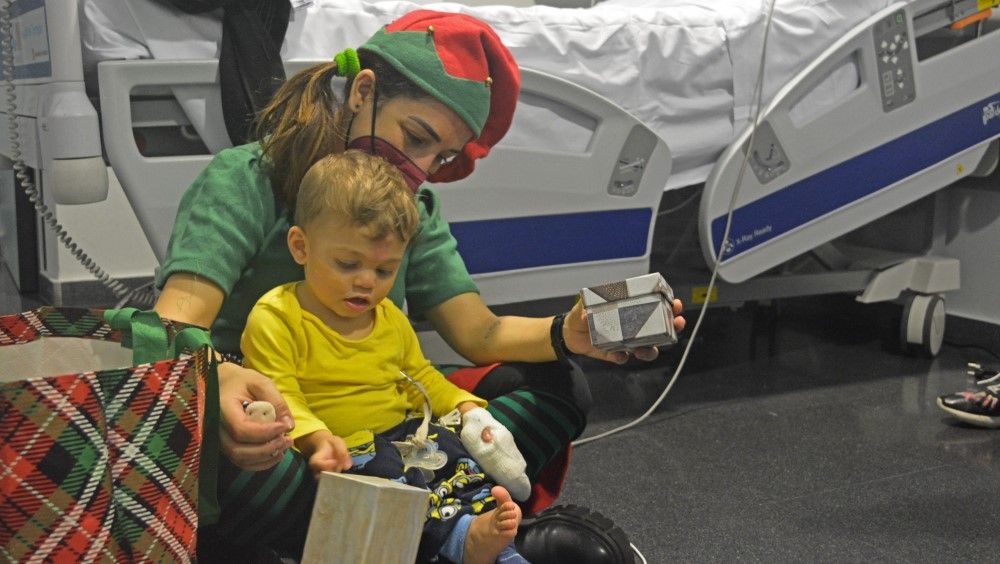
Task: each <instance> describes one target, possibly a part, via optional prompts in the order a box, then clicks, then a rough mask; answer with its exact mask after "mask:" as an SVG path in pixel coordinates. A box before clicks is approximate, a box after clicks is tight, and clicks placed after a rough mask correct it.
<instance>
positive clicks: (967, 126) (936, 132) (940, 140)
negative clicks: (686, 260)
mask: <svg viewBox="0 0 1000 564" xmlns="http://www.w3.org/2000/svg"><path fill="white" fill-rule="evenodd" d="M990 108H992V113H991V112H990ZM991 116H992V117H991ZM997 135H1000V94H995V95H993V96H990V97H988V98H986V99H984V100H981V101H979V102H976V103H975V104H972V105H970V106H967V107H966V108H963V109H961V110H958V111H957V112H954V113H952V114H950V115H948V116H945V117H943V118H941V119H939V120H937V121H935V122H932V123H929V124H927V125H925V126H923V127H920V128H919V129H916V130H914V131H911V132H910V133H907V134H905V135H903V136H901V137H898V138H897V139H894V140H893V141H890V142H889V143H886V144H884V145H882V146H880V147H876V148H874V149H872V150H871V151H868V152H867V153H863V154H861V155H858V156H857V157H854V158H852V159H850V160H847V161H844V162H842V163H840V164H838V165H836V166H834V167H831V168H828V169H826V170H824V171H822V172H819V173H817V174H815V175H813V176H811V177H809V178H806V179H803V180H800V181H799V182H796V183H795V184H790V185H789V186H788V187H787V188H784V189H782V190H780V191H778V192H775V193H773V194H769V195H767V196H765V197H763V198H761V199H759V200H756V201H754V202H752V203H750V204H747V205H745V206H743V207H740V208H737V209H736V210H735V211H734V212H733V226H732V229H731V230H730V236H729V238H730V239H731V240H732V241H734V243H735V244H734V246H733V249H732V251H731V252H729V253H727V254H726V259H731V258H733V257H734V256H736V255H739V254H741V253H744V252H746V251H748V250H750V249H752V248H754V247H756V246H758V245H761V244H763V243H764V242H766V241H769V240H771V239H773V238H775V237H777V236H779V235H781V234H783V233H787V232H788V231H791V230H793V229H795V228H797V227H800V226H802V225H804V224H806V223H808V222H810V221H812V220H814V219H816V218H819V217H821V216H823V215H826V214H828V213H830V212H833V211H835V210H837V209H839V208H842V207H844V206H846V205H848V204H850V203H852V202H854V201H857V200H859V199H861V198H863V197H865V196H868V195H869V194H874V193H875V192H878V191H879V190H881V189H883V188H886V187H888V186H890V185H892V184H895V183H897V182H899V181H901V180H903V179H905V178H907V177H909V176H911V175H914V174H916V173H918V172H920V171H922V170H924V169H926V168H928V167H931V166H933V165H935V164H937V163H939V162H941V161H943V160H945V159H947V158H949V157H951V156H953V155H955V154H957V153H960V152H961V151H964V150H966V149H968V148H970V147H972V146H974V145H977V144H979V143H981V142H983V141H986V140H987V139H990V138H991V137H996V136H997ZM725 228H726V216H725V215H722V216H719V217H717V218H715V219H714V220H713V221H712V242H713V244H714V245H715V250H716V253H718V251H719V248H720V247H721V243H722V235H723V233H724V232H725Z"/></svg>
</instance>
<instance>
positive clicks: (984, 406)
mask: <svg viewBox="0 0 1000 564" xmlns="http://www.w3.org/2000/svg"><path fill="white" fill-rule="evenodd" d="M998 390H1000V386H997V385H992V386H989V387H987V388H986V389H983V390H979V391H975V392H972V391H967V392H958V393H957V394H949V395H947V396H940V397H938V399H937V404H938V407H940V408H941V409H943V410H945V411H946V412H948V413H950V414H951V415H953V416H954V417H956V418H958V419H960V420H962V421H965V422H966V423H969V424H971V425H976V426H978V427H986V428H989V429H997V428H1000V396H998V395H997V393H998Z"/></svg>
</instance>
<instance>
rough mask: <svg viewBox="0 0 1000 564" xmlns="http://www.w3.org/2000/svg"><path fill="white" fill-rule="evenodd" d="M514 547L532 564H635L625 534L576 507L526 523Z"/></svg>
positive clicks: (558, 508)
mask: <svg viewBox="0 0 1000 564" xmlns="http://www.w3.org/2000/svg"><path fill="white" fill-rule="evenodd" d="M515 544H516V546H517V550H518V552H520V553H521V555H522V556H524V557H525V558H526V559H527V560H528V561H530V562H531V563H532V564H565V563H567V562H571V563H573V564H635V555H634V554H633V552H632V548H631V544H630V543H629V540H628V536H626V535H625V531H623V530H622V529H621V527H618V526H617V525H615V523H614V522H613V521H612V520H611V519H608V518H607V517H605V516H604V515H601V514H600V513H598V512H596V511H592V510H590V509H587V508H586V507H581V506H579V505H556V506H553V507H550V508H548V509H546V510H545V511H542V512H541V513H539V514H538V515H536V516H535V517H534V518H531V519H525V520H524V521H523V522H522V523H521V527H520V528H519V530H518V535H517V539H516V540H515Z"/></svg>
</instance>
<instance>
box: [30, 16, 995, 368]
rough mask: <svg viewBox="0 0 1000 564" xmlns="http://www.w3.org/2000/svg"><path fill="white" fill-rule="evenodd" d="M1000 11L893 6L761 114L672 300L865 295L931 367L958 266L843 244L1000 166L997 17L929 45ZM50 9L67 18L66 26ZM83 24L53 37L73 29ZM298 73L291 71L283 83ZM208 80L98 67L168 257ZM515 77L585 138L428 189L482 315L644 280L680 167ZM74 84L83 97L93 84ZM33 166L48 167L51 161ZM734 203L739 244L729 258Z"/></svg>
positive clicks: (506, 157)
mask: <svg viewBox="0 0 1000 564" xmlns="http://www.w3.org/2000/svg"><path fill="white" fill-rule="evenodd" d="M21 2H22V3H28V4H33V5H34V4H42V1H41V0H21ZM997 3H998V2H993V1H992V0H986V1H985V2H984V0H962V1H955V2H952V1H950V0H949V1H942V0H922V1H921V0H918V1H915V2H899V3H896V4H893V5H891V6H889V7H888V8H886V9H885V10H882V11H880V12H879V13H877V14H874V15H873V16H871V17H870V18H869V19H867V20H866V21H864V22H862V23H861V24H859V25H858V26H856V27H855V28H854V29H853V30H852V31H851V32H850V33H848V34H846V35H845V36H844V37H843V38H842V39H840V40H839V41H838V42H836V43H835V44H834V45H831V46H830V47H829V48H828V49H827V50H826V51H825V52H824V54H823V55H822V56H821V57H819V58H817V59H816V61H815V62H813V63H812V64H811V65H809V66H808V67H807V68H805V69H804V70H803V71H802V72H801V73H799V74H798V75H797V76H796V77H795V79H794V80H792V81H790V82H789V83H788V84H787V85H786V86H785V87H784V88H782V89H781V90H780V92H779V93H778V95H777V96H776V97H774V99H773V100H772V101H771V102H770V103H769V104H767V106H766V107H764V108H763V110H762V111H761V113H760V116H759V119H758V122H757V123H758V127H757V128H756V129H754V130H753V131H750V130H748V131H746V132H744V133H742V134H741V135H739V136H737V138H736V139H735V140H734V141H733V143H732V144H731V145H730V146H729V148H728V149H727V150H726V151H725V152H724V153H723V155H722V156H721V158H720V159H719V160H718V161H717V163H716V166H715V167H714V169H713V171H712V173H711V174H710V176H709V178H708V180H707V182H706V184H705V187H704V191H703V194H702V195H701V207H700V212H699V214H698V224H699V225H698V231H699V233H700V246H701V249H702V254H703V256H704V264H701V265H700V266H699V269H698V272H701V273H703V272H704V266H705V264H707V265H708V266H709V267H711V266H712V265H714V263H715V260H716V258H717V257H718V256H719V255H720V250H721V249H725V252H722V253H721V254H722V262H721V264H720V265H719V276H720V279H721V280H720V285H719V287H718V288H717V290H716V292H715V293H714V294H712V295H707V294H706V293H705V291H704V290H705V283H706V282H707V278H703V279H701V280H686V279H684V278H683V276H680V272H679V271H678V272H676V273H675V272H665V273H664V274H665V276H666V277H667V279H668V281H670V282H671V284H672V285H673V286H674V289H675V293H676V294H677V295H678V296H679V297H681V298H682V299H684V300H685V301H686V302H687V303H688V304H690V305H696V304H698V303H701V302H703V301H705V300H708V301H709V302H710V303H712V304H715V305H723V304H738V303H742V302H744V301H749V300H761V299H771V298H779V297H785V296H794V295H810V294H821V293H829V292H855V293H858V294H859V297H858V299H859V300H861V301H864V302H874V301H884V300H898V299H905V300H908V304H910V305H912V304H913V303H916V307H915V308H910V307H909V305H908V309H912V310H913V311H914V312H916V313H914V315H913V316H912V319H910V320H909V321H907V320H905V319H904V322H903V328H902V331H903V333H904V334H908V335H909V336H908V337H907V339H908V340H909V342H911V343H915V344H922V345H925V346H926V347H927V348H928V349H929V350H930V351H931V352H932V353H936V349H935V346H939V345H940V338H939V337H940V336H941V335H943V319H944V308H943V299H942V296H941V294H942V293H944V292H947V291H951V290H956V289H958V287H959V265H958V262H957V261H956V260H953V259H948V258H942V257H935V256H933V253H932V249H931V248H928V249H927V250H926V252H920V253H912V252H911V253H898V252H891V251H886V250H884V249H871V248H865V249H856V248H851V246H850V245H845V244H844V243H843V236H844V235H845V234H848V233H850V232H852V231H854V230H856V229H858V228H859V227H861V226H863V225H865V224H868V223H870V222H872V221H875V220H877V219H879V218H883V217H886V216H888V215H891V214H893V213H894V212H896V211H897V210H900V209H901V208H904V207H905V206H907V205H909V204H911V203H912V202H915V201H917V200H919V199H921V198H924V197H926V196H927V195H929V194H932V193H934V192H935V191H938V190H940V189H942V188H944V187H946V186H948V185H950V184H952V183H953V182H955V181H957V180H959V179H961V178H963V177H964V176H967V175H970V174H984V173H988V172H989V171H990V170H992V168H991V167H992V166H993V165H995V161H996V154H997V149H996V146H997V138H998V137H1000V92H998V90H1000V88H998V87H997V83H996V77H997V76H1000V59H998V58H997V57H996V53H998V52H1000V32H998V31H995V28H996V27H998V26H997V24H996V19H995V18H994V19H993V20H988V21H986V22H985V24H986V25H985V27H984V22H982V21H980V22H979V23H978V24H975V26H976V28H975V29H978V31H980V32H981V31H984V30H985V31H988V33H975V34H972V37H971V38H970V39H968V40H967V41H963V42H961V43H960V44H957V45H951V44H949V42H950V41H951V39H949V38H948V37H944V38H940V39H939V38H937V37H936V34H938V31H937V30H940V29H942V28H947V27H948V26H949V25H952V24H953V23H954V22H958V21H961V20H963V19H964V18H966V17H969V16H972V17H977V16H976V15H977V14H978V13H979V12H980V9H981V8H982V7H983V6H984V5H988V4H993V5H995V4H997ZM50 12H52V13H51V14H49V15H50V16H52V17H56V15H57V14H56V13H57V12H59V10H52V11H50ZM72 23H73V22H69V23H67V22H62V23H55V22H51V23H49V24H48V25H49V28H50V29H63V28H67V29H72V25H71V24H72ZM897 36H898V37H897ZM69 37H70V38H71V41H72V35H69ZM54 41H56V42H57V43H58V42H59V38H55V39H54ZM883 42H885V44H884V45H883ZM918 44H919V45H918ZM928 45H929V46H930V47H928ZM890 46H892V47H891V48H890ZM918 47H919V49H918ZM918 50H920V51H922V53H921V54H920V56H918V53H917V51H918ZM77 60H78V58H77ZM306 64H308V62H307V61H291V62H288V63H287V66H288V69H287V70H288V71H289V72H294V71H296V70H298V69H299V68H302V67H304V66H305V65H306ZM217 67H218V63H217V61H215V60H198V61H150V60H130V61H108V62H102V63H100V64H99V65H98V75H99V76H98V78H99V80H98V84H97V87H98V88H99V106H100V109H101V111H100V120H101V127H100V133H101V135H102V136H103V147H104V149H105V153H106V156H107V160H108V162H109V163H110V166H111V167H112V168H113V170H114V171H115V173H116V175H117V176H118V178H119V179H120V181H121V183H122V186H123V187H124V189H125V191H126V194H127V195H128V198H129V202H130V203H131V207H132V208H133V210H134V211H135V214H136V216H137V217H138V219H139V222H140V224H141V225H142V227H143V229H144V231H145V234H146V236H147V238H148V239H149V242H150V245H151V246H152V248H153V251H154V254H155V255H156V257H157V259H158V260H161V261H162V259H163V256H164V254H165V250H166V244H167V240H168V237H169V233H170V228H171V226H172V224H173V218H174V213H175V211H176V207H177V204H178V200H179V198H180V194H181V193H182V192H183V190H184V189H185V188H186V187H187V186H188V184H189V183H190V182H191V181H192V180H193V179H194V177H195V176H196V175H197V173H198V172H199V171H200V170H201V169H202V168H203V167H204V166H205V165H206V164H207V162H208V160H209V159H210V158H211V155H210V154H208V151H207V150H204V149H203V147H202V148H201V149H199V148H198V147H200V143H199V142H198V136H199V132H200V134H201V135H202V136H204V134H205V133H206V132H219V131H224V126H223V125H222V120H221V112H219V111H217V110H215V111H213V108H218V107H219V104H220V102H219V99H218V88H217ZM845 69H846V72H854V73H856V75H857V87H856V88H855V89H854V90H853V91H851V92H850V93H849V94H847V95H846V96H843V97H842V98H841V99H839V100H838V101H837V102H836V103H834V104H833V105H831V106H830V107H829V108H828V109H826V110H825V111H824V112H821V113H819V114H817V115H809V116H801V115H797V114H796V112H795V110H796V103H797V102H798V101H799V100H801V99H803V98H804V97H805V96H806V95H807V94H808V93H809V92H810V91H811V90H812V89H813V88H815V87H816V85H818V84H820V82H821V81H822V80H823V79H824V78H825V77H826V76H828V75H829V74H830V73H832V72H845ZM522 72H523V94H522V98H521V102H520V104H521V107H529V106H530V107H532V108H534V109H537V108H544V111H547V112H550V114H551V115H552V116H553V117H554V118H555V117H556V116H559V117H561V118H565V117H566V116H570V119H571V120H572V121H574V122H576V123H581V124H585V126H586V127H585V128H584V129H585V130H586V131H587V135H588V136H589V139H588V141H587V142H586V143H585V149H584V150H583V151H581V152H578V153H571V152H567V151H554V150H551V149H549V148H545V147H513V146H508V145H504V144H503V143H501V144H500V145H499V146H497V147H496V148H495V149H494V151H493V153H492V154H491V156H490V158H489V159H485V160H483V161H481V162H480V163H478V164H477V170H476V173H475V174H474V175H473V176H471V177H470V178H468V179H465V180H463V181H461V182H456V183H452V184H442V185H438V186H435V189H436V190H437V191H438V192H439V193H440V195H441V199H442V202H443V207H444V208H445V209H444V214H445V216H446V217H448V218H449V221H450V223H451V225H452V229H453V232H454V234H455V236H456V238H457V239H458V241H459V245H460V250H461V253H462V255H463V257H464V258H465V260H466V261H467V263H468V266H469V269H470V272H471V273H472V274H473V276H474V278H475V279H476V281H477V283H478V285H479V287H480V289H481V290H482V293H483V296H484V299H485V300H486V301H487V303H489V304H491V305H499V304H510V303H515V302H525V301H529V300H539V299H545V298H555V297H565V296H569V295H572V294H575V293H576V292H577V291H578V290H579V289H580V288H581V287H584V286H588V285H593V284H599V283H604V282H608V281H612V280H618V279H623V278H626V277H629V276H634V275H638V274H643V273H645V272H648V271H649V269H650V255H651V250H652V249H651V245H652V238H653V228H654V226H655V223H656V216H657V210H658V208H659V204H660V199H661V196H662V188H663V186H665V185H666V183H667V178H668V176H669V174H670V169H671V159H670V151H669V149H668V147H667V142H669V140H666V142H665V141H664V140H662V139H659V138H658V137H657V136H656V135H655V134H653V133H652V132H651V131H650V129H649V128H648V127H646V126H644V125H643V124H642V123H639V122H638V121H637V120H636V119H635V118H633V117H632V116H630V115H629V114H627V113H626V112H624V111H623V110H621V109H620V108H619V107H618V106H617V105H616V104H615V103H614V102H612V101H609V100H607V99H604V98H602V97H600V96H598V95H596V94H594V93H593V92H591V91H589V90H587V89H584V88H582V87H579V86H577V85H574V84H572V83H569V82H566V81H564V80H561V79H558V78H555V77H552V76H549V75H546V74H544V73H541V72H537V71H533V70H531V69H523V71H522ZM890 76H891V80H883V79H884V78H887V77H890ZM73 80H74V81H76V83H77V84H79V86H78V89H80V90H82V89H83V81H82V80H77V77H76V76H74V77H73ZM74 88H77V87H76V86H74ZM177 89H187V91H188V92H190V91H200V92H203V95H201V96H200V97H195V99H194V101H193V102H188V103H189V104H194V105H196V106H199V105H200V106H201V108H200V110H201V111H200V112H199V111H194V112H192V111H190V110H191V109H192V108H190V107H186V108H181V107H180V106H178V105H177V103H176V101H175V100H174V97H173V96H172V94H173V92H175V91H176V90H177ZM195 109H197V108H195ZM991 112H992V113H991ZM191 115H200V116H201V117H198V118H194V119H192V118H191V117H190V116H191ZM518 115H521V110H520V109H519V111H518ZM532 115H533V116H537V114H536V113H533V114H532ZM994 116H996V117H994ZM44 119H45V117H44V116H38V119H37V121H38V122H39V123H41V122H42V121H43V120H44ZM522 119H524V118H523V117H522ZM533 119H537V118H533ZM517 124H518V116H517V115H516V116H515V122H514V127H515V128H516V127H517ZM29 125H30V124H29ZM29 129H30V127H29ZM156 131H173V132H179V137H178V138H179V139H181V141H182V142H181V143H180V146H181V147H182V150H180V151H179V152H177V153H173V154H171V153H170V151H166V152H163V151H161V152H159V153H155V152H150V151H149V150H148V148H147V150H142V149H141V148H140V147H139V146H138V144H137V143H136V138H137V135H138V136H139V137H140V138H141V137H143V136H147V135H153V134H154V133H155V132H156ZM929 140H933V142H929ZM187 141H190V143H188V146H184V144H185V142H187ZM40 149H41V151H42V152H44V149H45V148H44V146H42V147H40ZM748 155H749V156H748ZM33 160H34V161H35V162H37V163H44V162H48V161H47V160H46V156H45V155H41V156H40V157H37V158H36V157H34V156H33ZM511 171H517V174H512V173H511ZM730 205H732V206H733V208H734V210H733V214H732V217H733V222H732V230H731V232H730V235H729V237H728V238H727V241H728V243H724V242H723V233H724V231H725V226H726V220H727V215H728V214H727V211H728V209H729V207H730ZM920 227H921V228H923V226H920ZM932 227H933V225H932ZM804 255H811V256H813V257H818V258H819V259H820V260H818V262H820V263H822V264H824V265H827V266H828V267H829V268H826V269H825V270H822V271H820V272H809V273H808V274H806V275H788V274H787V273H781V274H780V275H774V274H775V269H776V268H778V267H779V266H780V265H783V264H788V262H789V261H794V260H796V258H797V257H802V256H804ZM675 274H677V276H674V275H675ZM918 328H919V329H920V330H919V331H918V330H917V329H918ZM918 333H919V335H918ZM935 343H937V344H936V345H935Z"/></svg>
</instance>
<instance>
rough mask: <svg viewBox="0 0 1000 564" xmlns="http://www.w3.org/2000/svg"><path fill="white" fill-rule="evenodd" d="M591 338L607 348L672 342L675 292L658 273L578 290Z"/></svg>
mask: <svg viewBox="0 0 1000 564" xmlns="http://www.w3.org/2000/svg"><path fill="white" fill-rule="evenodd" d="M580 293H581V296H582V298H583V305H584V307H586V308H587V320H588V322H589V323H590V340H591V342H592V343H593V344H594V346H595V347H597V348H599V349H602V350H606V351H621V350H629V349H635V348H638V347H649V346H657V345H671V344H674V343H676V342H677V333H676V332H675V331H674V312H673V305H672V304H673V301H674V293H673V291H672V290H671V289H670V286H668V285H667V281H666V280H664V279H663V276H662V275H660V273H658V272H654V273H652V274H645V275H643V276H636V277H633V278H629V279H627V280H623V281H621V282H614V283H612V284H604V285H601V286H593V287H591V288H584V289H583V290H581V291H580Z"/></svg>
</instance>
